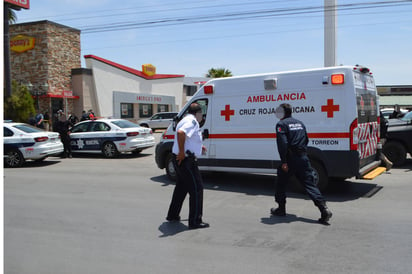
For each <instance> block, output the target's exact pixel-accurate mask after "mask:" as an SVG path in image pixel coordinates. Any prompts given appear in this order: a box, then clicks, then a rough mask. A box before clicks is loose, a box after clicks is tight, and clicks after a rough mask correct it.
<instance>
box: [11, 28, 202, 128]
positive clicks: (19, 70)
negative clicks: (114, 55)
mask: <svg viewBox="0 0 412 274" xmlns="http://www.w3.org/2000/svg"><path fill="white" fill-rule="evenodd" d="M10 46H11V54H10V55H11V56H10V57H11V58H10V60H11V76H12V79H13V80H16V81H18V82H19V83H20V84H23V85H26V86H27V87H28V88H29V90H30V92H31V93H32V96H33V98H34V99H35V102H36V106H35V108H36V111H38V112H41V113H45V112H49V113H50V114H52V113H53V114H54V113H56V112H57V111H58V110H60V109H61V110H63V111H64V112H65V113H66V114H69V113H74V114H75V115H76V116H78V117H80V116H81V114H82V111H84V110H85V111H88V110H92V111H93V112H94V114H95V116H97V117H113V118H125V119H128V120H132V121H137V120H139V119H141V118H146V117H150V116H151V115H153V114H155V113H157V112H164V111H179V110H180V109H181V108H182V106H183V105H184V104H185V103H186V102H187V100H188V99H189V98H190V96H191V95H193V93H194V91H195V90H197V89H198V88H199V87H200V86H201V85H202V84H204V83H205V82H206V81H207V80H208V78H204V77H196V78H195V77H185V75H181V74H157V73H156V67H155V66H153V65H151V64H143V65H142V66H141V68H142V69H141V70H137V69H135V68H131V67H127V66H124V65H121V64H119V63H116V62H114V61H112V60H107V59H104V58H102V57H99V56H95V55H85V56H84V58H85V64H86V67H85V68H82V67H81V48H80V30H77V29H74V28H71V27H68V26H64V25H61V24H57V23H55V22H51V21H47V20H45V21H38V22H30V23H22V24H14V25H11V26H10Z"/></svg>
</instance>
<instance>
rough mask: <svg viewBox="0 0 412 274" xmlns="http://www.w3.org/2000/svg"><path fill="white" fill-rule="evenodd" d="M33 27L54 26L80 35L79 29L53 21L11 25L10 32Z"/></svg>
mask: <svg viewBox="0 0 412 274" xmlns="http://www.w3.org/2000/svg"><path fill="white" fill-rule="evenodd" d="M33 25H54V26H57V27H60V28H65V29H68V30H71V31H75V32H79V33H80V30H79V29H75V28H72V27H69V26H65V25H62V24H59V23H56V22H53V21H49V20H41V21H34V22H24V23H18V24H11V25H10V30H12V29H13V28H15V27H18V26H33Z"/></svg>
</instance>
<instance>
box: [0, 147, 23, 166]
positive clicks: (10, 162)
mask: <svg viewBox="0 0 412 274" xmlns="http://www.w3.org/2000/svg"><path fill="white" fill-rule="evenodd" d="M4 161H5V163H6V166H8V167H21V166H22V165H23V163H24V157H23V155H22V154H21V152H20V151H19V150H18V149H12V150H9V151H8V152H7V154H6V158H5V160H4Z"/></svg>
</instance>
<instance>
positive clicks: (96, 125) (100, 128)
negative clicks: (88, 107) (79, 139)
mask: <svg viewBox="0 0 412 274" xmlns="http://www.w3.org/2000/svg"><path fill="white" fill-rule="evenodd" d="M109 130H110V127H109V126H108V125H106V124H105V123H102V122H97V123H93V126H92V130H91V131H109Z"/></svg>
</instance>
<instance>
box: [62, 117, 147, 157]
mask: <svg viewBox="0 0 412 274" xmlns="http://www.w3.org/2000/svg"><path fill="white" fill-rule="evenodd" d="M69 136H70V145H71V149H72V152H86V153H103V155H104V156H105V157H107V158H113V157H115V156H117V155H118V154H119V153H122V152H133V153H140V152H141V151H142V150H144V149H147V148H149V147H152V146H154V145H155V139H154V136H153V132H152V130H151V129H149V128H144V127H141V126H139V125H137V124H135V123H132V122H130V121H127V120H123V119H99V120H87V121H83V122H80V123H77V124H76V125H75V126H73V127H72V129H71V130H70V135H69Z"/></svg>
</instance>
